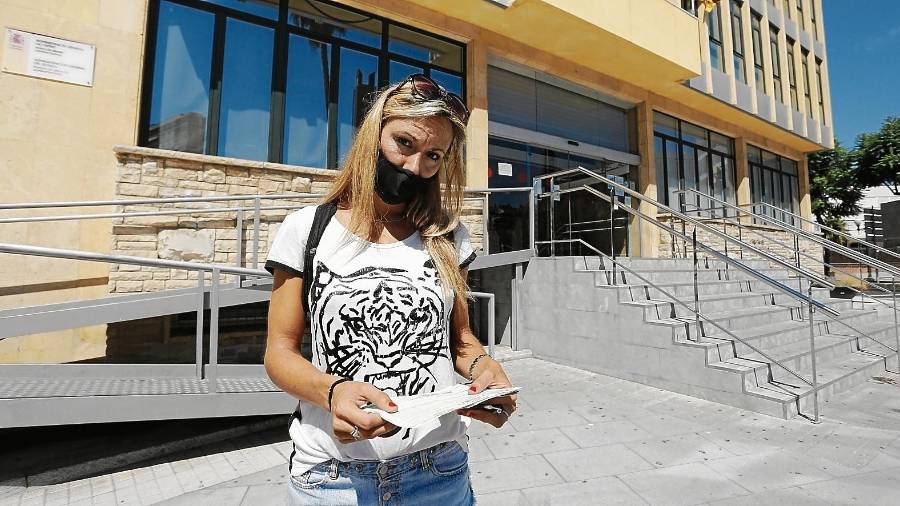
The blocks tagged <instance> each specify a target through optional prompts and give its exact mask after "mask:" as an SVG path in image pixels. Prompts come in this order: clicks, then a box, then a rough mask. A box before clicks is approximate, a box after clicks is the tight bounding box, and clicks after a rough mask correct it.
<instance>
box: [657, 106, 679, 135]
mask: <svg viewBox="0 0 900 506" xmlns="http://www.w3.org/2000/svg"><path fill="white" fill-rule="evenodd" d="M653 131H654V132H659V133H663V134H666V135H671V136H672V137H676V138H677V137H678V120H677V119H675V118H673V117H672V116H669V115H666V114H663V113H661V112H654V113H653Z"/></svg>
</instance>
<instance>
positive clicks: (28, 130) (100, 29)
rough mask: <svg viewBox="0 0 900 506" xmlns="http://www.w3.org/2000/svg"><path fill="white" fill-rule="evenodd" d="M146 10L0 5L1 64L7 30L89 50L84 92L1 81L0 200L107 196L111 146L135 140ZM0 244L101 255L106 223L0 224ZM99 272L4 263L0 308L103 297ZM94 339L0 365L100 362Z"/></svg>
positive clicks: (78, 1) (132, 1)
mask: <svg viewBox="0 0 900 506" xmlns="http://www.w3.org/2000/svg"><path fill="white" fill-rule="evenodd" d="M146 11H147V7H146V0H0V30H3V39H4V40H2V41H0V58H2V53H3V51H4V50H5V45H6V40H5V38H6V35H5V28H7V27H9V28H15V29H18V30H24V31H28V32H34V33H39V34H42V35H48V36H52V37H59V38H63V39H69V40H73V41H77V42H82V43H88V44H93V45H95V46H96V62H95V67H94V83H93V86H92V87H84V86H78V85H74V84H67V83H61V82H56V81H49V80H42V79H36V78H32V77H26V76H21V75H14V74H8V73H0V175H2V180H3V183H4V184H2V185H0V202H37V201H62V200H88V199H109V198H111V196H112V195H113V192H114V187H115V168H116V163H115V157H114V156H113V152H112V146H114V145H115V144H133V143H134V142H135V140H136V136H135V125H136V123H137V113H138V95H139V88H140V70H141V55H142V53H143V32H144V24H145V13H146ZM98 209H103V210H106V211H109V210H110V209H109V208H98ZM71 212H72V211H67V213H71ZM86 212H87V211H86ZM21 214H22V213H21V212H17V213H13V212H9V211H6V212H3V213H2V216H3V217H11V216H17V215H21ZM29 214H30V215H35V214H36V213H35V212H31V213H29ZM44 214H45V215H47V214H51V212H50V211H44ZM0 242H11V243H17V244H29V245H38V246H50V247H59V248H71V249H81V250H90V251H108V250H109V243H110V223H109V221H108V220H95V221H83V222H57V223H40V224H0ZM107 269H108V267H107V266H106V265H104V264H89V263H83V262H82V263H76V262H69V261H60V260H53V259H45V258H37V257H31V258H29V259H27V260H26V259H25V257H21V256H10V255H2V261H0V280H2V281H0V308H8V307H21V306H26V305H32V304H38V303H47V302H56V301H66V300H74V299H79V298H89V297H95V296H102V295H104V294H105V293H106V283H107V280H106V272H107ZM102 335H103V329H102V328H99V329H97V328H94V329H80V330H79V331H75V332H67V333H54V334H53V335H52V336H51V335H48V336H36V337H35V338H33V339H30V340H19V339H13V340H8V342H3V341H0V362H3V361H6V360H5V359H8V358H9V357H10V354H12V353H18V355H19V357H20V359H22V360H23V361H53V360H62V359H66V358H69V359H77V358H88V357H89V356H93V355H96V353H98V352H99V353H100V354H101V355H102V351H103V346H102V339H101V336H102ZM20 341H22V342H20ZM24 341H28V342H26V343H24V344H23V342H24ZM98 341H100V342H99V344H98ZM23 346H24V348H25V349H20V348H22V347H23Z"/></svg>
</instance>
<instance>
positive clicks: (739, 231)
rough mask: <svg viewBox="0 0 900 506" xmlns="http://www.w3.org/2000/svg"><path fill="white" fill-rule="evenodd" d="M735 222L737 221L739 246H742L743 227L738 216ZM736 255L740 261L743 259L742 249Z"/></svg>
mask: <svg viewBox="0 0 900 506" xmlns="http://www.w3.org/2000/svg"><path fill="white" fill-rule="evenodd" d="M737 220H738V221H737V227H738V241H740V242H741V244H743V242H744V234H743V233H742V230H743V225H742V224H741V217H740V216H738V217H737ZM738 255H739V256H740V258H741V260H743V259H744V248H741V249H740V252H739V253H738Z"/></svg>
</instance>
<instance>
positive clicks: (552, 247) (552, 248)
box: [548, 176, 556, 257]
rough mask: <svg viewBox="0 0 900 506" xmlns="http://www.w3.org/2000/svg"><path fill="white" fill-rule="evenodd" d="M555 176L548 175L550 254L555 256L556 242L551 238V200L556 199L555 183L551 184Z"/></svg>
mask: <svg viewBox="0 0 900 506" xmlns="http://www.w3.org/2000/svg"><path fill="white" fill-rule="evenodd" d="M554 179H555V178H554V177H553V176H550V204H549V206H548V207H549V209H550V216H549V217H548V219H549V221H550V256H552V257H555V256H556V242H555V241H554V240H553V201H554V200H556V185H555V184H553V180H554Z"/></svg>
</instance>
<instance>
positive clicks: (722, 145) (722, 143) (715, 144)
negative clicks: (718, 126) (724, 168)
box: [709, 132, 734, 155]
mask: <svg viewBox="0 0 900 506" xmlns="http://www.w3.org/2000/svg"><path fill="white" fill-rule="evenodd" d="M709 140H710V142H711V143H712V149H714V150H716V151H719V152H722V153H725V154H727V155H731V154H733V152H734V141H732V139H731V138H730V137H725V136H724V135H720V134H717V133H715V132H710V133H709Z"/></svg>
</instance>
